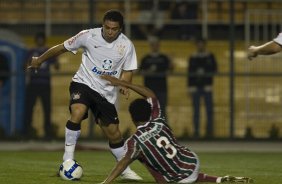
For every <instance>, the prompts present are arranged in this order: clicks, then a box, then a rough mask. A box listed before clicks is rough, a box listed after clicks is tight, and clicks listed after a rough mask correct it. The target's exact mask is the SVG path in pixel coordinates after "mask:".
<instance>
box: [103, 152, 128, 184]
mask: <svg viewBox="0 0 282 184" xmlns="http://www.w3.org/2000/svg"><path fill="white" fill-rule="evenodd" d="M132 161H133V159H131V158H130V157H129V156H124V157H123V158H122V159H121V160H120V161H118V163H117V164H116V166H115V167H114V168H113V170H112V171H111V173H110V174H109V175H108V177H107V178H106V179H105V181H103V182H102V183H101V184H107V183H111V182H112V181H113V180H114V179H116V178H117V177H118V176H119V175H120V174H121V173H122V172H123V171H124V169H125V168H126V167H127V166H129V164H130V163H131V162H132Z"/></svg>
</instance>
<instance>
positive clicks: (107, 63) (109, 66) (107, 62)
mask: <svg viewBox="0 0 282 184" xmlns="http://www.w3.org/2000/svg"><path fill="white" fill-rule="evenodd" d="M103 62H104V63H103V65H102V67H103V68H104V69H105V70H110V69H112V64H113V61H111V60H109V59H105V60H104V61H103Z"/></svg>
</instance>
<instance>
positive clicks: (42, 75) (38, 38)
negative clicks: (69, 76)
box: [24, 32, 60, 139]
mask: <svg viewBox="0 0 282 184" xmlns="http://www.w3.org/2000/svg"><path fill="white" fill-rule="evenodd" d="M34 41H35V47H34V48H32V49H30V51H29V52H28V59H27V60H26V65H29V62H30V61H31V57H32V56H40V55H41V54H43V53H44V52H46V51H47V50H48V49H49V48H48V47H47V46H46V36H45V34H44V33H42V32H40V33H37V34H36V35H35V38H34ZM51 66H54V68H55V69H56V70H59V67H60V65H59V62H58V61H57V60H56V59H55V58H52V59H48V60H47V61H46V62H44V63H43V64H42V65H41V67H40V68H39V69H38V72H35V71H27V73H26V99H25V106H26V108H25V119H24V121H25V124H24V136H25V137H26V138H31V137H34V136H36V135H35V133H36V132H35V130H34V128H33V127H32V121H33V120H32V116H33V110H34V106H35V104H36V101H37V99H38V98H39V99H40V100H41V103H42V107H43V113H44V138H45V139H50V138H52V136H53V135H51V134H52V126H51V111H52V110H51V109H52V108H51V77H50V68H51Z"/></svg>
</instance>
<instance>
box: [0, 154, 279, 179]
mask: <svg viewBox="0 0 282 184" xmlns="http://www.w3.org/2000/svg"><path fill="white" fill-rule="evenodd" d="M61 157H62V152H39V151H33V152H32V151H17V152H11V151H3V152H0V163H1V167H0V173H1V174H0V184H45V183H46V184H63V183H64V184H66V183H77V184H78V183H81V184H88V183H92V184H94V183H99V182H101V181H103V179H104V178H105V177H106V175H107V173H108V172H109V171H110V170H111V168H112V167H113V166H114V164H115V162H114V159H113V157H112V155H111V154H110V153H109V152H105V151H77V153H76V159H77V161H79V163H80V164H81V165H82V166H83V168H84V176H83V178H82V179H81V180H80V181H75V182H74V181H63V180H61V179H60V178H59V177H56V171H57V170H58V168H59V164H60V161H61ZM199 157H200V160H201V171H202V172H205V173H207V174H211V175H220V176H223V175H227V174H229V175H236V176H249V177H252V178H253V179H254V180H255V183H256V184H266V183H267V184H281V181H282V179H281V178H282V173H281V171H282V159H281V153H199ZM132 168H133V169H134V170H135V171H137V172H138V174H140V175H141V176H142V177H143V178H144V181H143V182H140V183H154V180H153V179H152V177H151V176H150V174H149V173H148V172H147V171H146V170H145V169H144V167H143V166H142V165H141V164H140V163H139V162H134V163H133V165H132ZM115 183H126V182H124V181H122V180H119V179H117V180H116V182H115ZM134 183H136V182H134Z"/></svg>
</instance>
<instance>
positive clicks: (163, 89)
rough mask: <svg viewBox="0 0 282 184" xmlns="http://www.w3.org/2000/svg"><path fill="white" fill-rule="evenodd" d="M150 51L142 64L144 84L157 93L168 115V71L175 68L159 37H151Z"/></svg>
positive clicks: (162, 107) (164, 112) (163, 110)
mask: <svg viewBox="0 0 282 184" xmlns="http://www.w3.org/2000/svg"><path fill="white" fill-rule="evenodd" d="M148 42H149V45H150V49H151V51H150V53H149V54H147V55H145V56H144V57H143V58H142V60H141V64H140V71H141V73H142V74H144V85H145V86H146V87H148V88H150V89H151V90H153V91H154V93H155V94H156V95H157V97H158V99H159V101H160V106H161V110H162V112H163V115H164V116H166V106H167V96H168V87H167V73H168V72H171V71H172V70H173V65H172V62H171V60H170V58H169V57H168V56H167V55H165V54H164V53H161V52H160V41H159V39H158V38H157V37H149V39H148Z"/></svg>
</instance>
